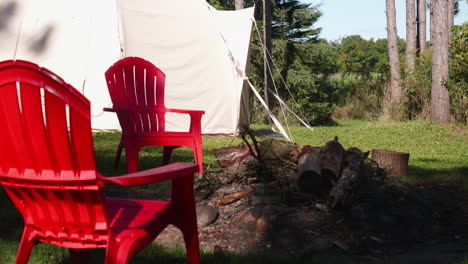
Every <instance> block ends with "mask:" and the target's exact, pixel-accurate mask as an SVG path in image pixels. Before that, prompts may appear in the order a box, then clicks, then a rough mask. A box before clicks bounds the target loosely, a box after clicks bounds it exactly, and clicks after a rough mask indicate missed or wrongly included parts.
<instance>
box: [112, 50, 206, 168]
mask: <svg viewBox="0 0 468 264" xmlns="http://www.w3.org/2000/svg"><path fill="white" fill-rule="evenodd" d="M105 76H106V81H107V87H108V88H109V94H110V96H111V99H112V103H113V107H112V108H104V110H105V111H111V112H116V113H117V116H118V118H119V122H120V126H121V127H122V138H121V140H120V143H119V146H118V148H117V154H116V157H115V168H117V167H118V164H119V161H120V156H121V153H122V148H124V147H125V152H126V158H127V169H128V172H135V171H137V170H138V153H139V152H140V150H141V148H142V147H144V146H163V160H162V164H168V163H169V160H170V158H171V153H172V150H173V149H175V148H178V147H180V146H187V147H190V148H191V149H192V150H193V153H194V156H195V162H196V163H197V164H198V173H199V174H201V173H202V172H203V153H202V135H201V118H202V115H203V114H204V113H205V112H204V111H196V110H182V109H169V108H166V106H165V105H164V85H165V79H166V76H165V74H164V73H163V72H162V71H161V70H160V69H158V68H157V67H156V66H154V65H153V64H152V63H151V62H149V61H147V60H144V59H142V58H138V57H127V58H124V59H121V60H119V61H117V62H116V63H115V64H114V65H112V66H111V67H110V68H109V69H108V70H107V71H106V74H105ZM168 112H173V113H180V114H188V115H190V128H189V131H188V132H172V131H166V113H168Z"/></svg>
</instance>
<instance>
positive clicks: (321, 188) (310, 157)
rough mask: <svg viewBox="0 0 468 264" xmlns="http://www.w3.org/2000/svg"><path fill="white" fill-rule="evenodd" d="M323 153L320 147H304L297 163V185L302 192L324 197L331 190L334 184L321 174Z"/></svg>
mask: <svg viewBox="0 0 468 264" xmlns="http://www.w3.org/2000/svg"><path fill="white" fill-rule="evenodd" d="M321 165H322V153H321V152H320V148H319V147H311V146H304V147H303V148H302V154H301V156H300V157H299V159H298V161H297V180H296V185H297V187H298V188H299V190H300V191H301V192H305V193H311V194H315V195H318V196H322V195H324V194H326V193H328V191H329V190H330V188H331V187H332V182H331V181H330V180H329V179H328V178H327V177H323V176H322V174H321V167H322V166H321Z"/></svg>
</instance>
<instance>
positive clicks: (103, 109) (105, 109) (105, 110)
mask: <svg viewBox="0 0 468 264" xmlns="http://www.w3.org/2000/svg"><path fill="white" fill-rule="evenodd" d="M102 111H104V112H114V113H115V112H117V109H115V108H112V107H104V108H102Z"/></svg>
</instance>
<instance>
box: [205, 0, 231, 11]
mask: <svg viewBox="0 0 468 264" xmlns="http://www.w3.org/2000/svg"><path fill="white" fill-rule="evenodd" d="M206 1H207V2H208V3H209V4H210V5H212V6H213V7H214V8H216V9H218V10H232V9H234V1H232V0H206Z"/></svg>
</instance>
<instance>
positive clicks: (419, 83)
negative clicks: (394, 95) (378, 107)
mask: <svg viewBox="0 0 468 264" xmlns="http://www.w3.org/2000/svg"><path fill="white" fill-rule="evenodd" d="M431 71H432V52H431V51H430V50H427V51H426V52H424V53H421V54H420V55H419V57H417V58H416V67H415V70H414V72H413V75H412V78H408V79H407V80H406V81H405V82H404V88H405V91H406V97H407V98H408V100H407V102H406V109H407V111H408V118H410V119H411V120H412V119H417V118H422V119H429V118H430V113H431V88H432V79H431V76H432V73H431Z"/></svg>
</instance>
